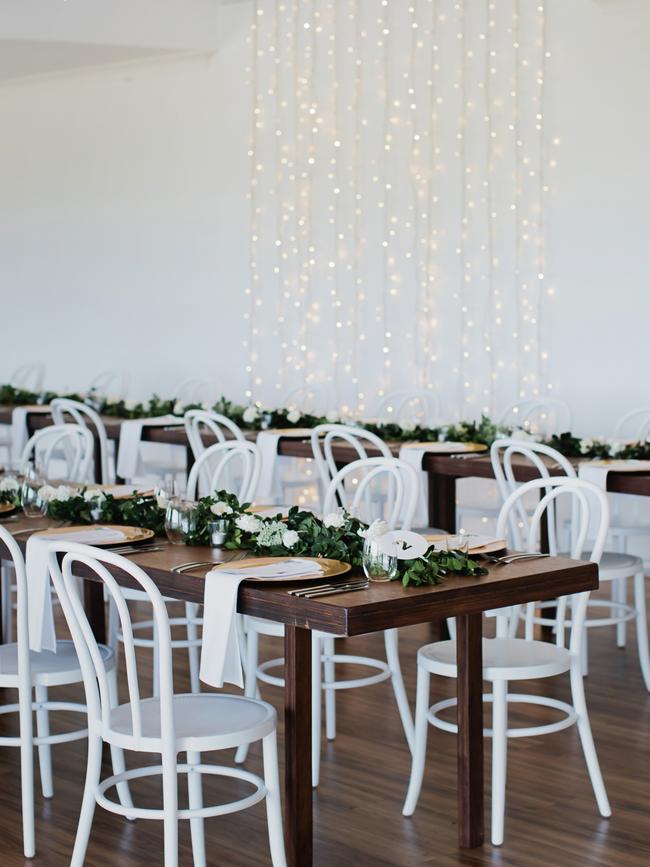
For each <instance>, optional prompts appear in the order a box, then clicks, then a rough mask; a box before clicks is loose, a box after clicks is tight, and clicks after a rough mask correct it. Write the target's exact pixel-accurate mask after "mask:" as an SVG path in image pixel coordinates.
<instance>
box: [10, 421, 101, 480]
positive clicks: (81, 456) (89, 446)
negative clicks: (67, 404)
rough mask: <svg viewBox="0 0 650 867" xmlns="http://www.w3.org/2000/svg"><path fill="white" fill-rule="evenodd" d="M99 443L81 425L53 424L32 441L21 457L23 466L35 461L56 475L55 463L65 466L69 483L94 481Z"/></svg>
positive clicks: (33, 437) (65, 474)
mask: <svg viewBox="0 0 650 867" xmlns="http://www.w3.org/2000/svg"><path fill="white" fill-rule="evenodd" d="M94 448H95V441H94V438H93V435H92V433H91V432H90V431H89V430H88V428H87V427H85V426H84V425H80V424H53V425H50V426H49V427H45V428H43V429H42V430H39V431H36V433H35V434H34V435H33V436H31V437H30V438H29V440H28V441H27V442H26V443H25V448H24V449H23V451H22V454H21V456H20V462H21V465H24V464H26V463H27V462H28V461H29V460H30V458H32V457H33V458H34V464H35V465H36V466H38V467H39V468H40V470H41V471H42V472H43V473H44V474H45V475H46V476H49V475H52V464H53V462H54V461H62V462H63V465H64V466H63V476H61V475H60V474H59V476H60V477H62V478H64V479H65V480H66V481H69V482H87V481H91V480H93V455H94Z"/></svg>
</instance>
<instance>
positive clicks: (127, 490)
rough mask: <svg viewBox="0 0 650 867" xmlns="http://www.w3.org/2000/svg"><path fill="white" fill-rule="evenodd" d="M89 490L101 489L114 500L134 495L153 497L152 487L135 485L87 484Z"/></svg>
mask: <svg viewBox="0 0 650 867" xmlns="http://www.w3.org/2000/svg"><path fill="white" fill-rule="evenodd" d="M87 490H89V491H102V493H104V494H110V495H111V496H112V497H113V499H114V500H132V499H135V498H136V497H153V493H154V492H153V488H139V487H138V486H137V485H88V488H87Z"/></svg>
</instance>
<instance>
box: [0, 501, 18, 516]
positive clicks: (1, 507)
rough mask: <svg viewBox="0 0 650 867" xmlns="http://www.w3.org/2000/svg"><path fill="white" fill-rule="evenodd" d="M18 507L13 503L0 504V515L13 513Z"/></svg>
mask: <svg viewBox="0 0 650 867" xmlns="http://www.w3.org/2000/svg"><path fill="white" fill-rule="evenodd" d="M17 508H18V506H16V505H14V504H13V503H0V515H6V514H7V512H13V511H15V510H16V509H17Z"/></svg>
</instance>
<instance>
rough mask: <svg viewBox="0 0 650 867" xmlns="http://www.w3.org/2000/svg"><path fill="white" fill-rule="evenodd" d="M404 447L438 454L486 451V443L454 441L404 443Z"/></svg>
mask: <svg viewBox="0 0 650 867" xmlns="http://www.w3.org/2000/svg"><path fill="white" fill-rule="evenodd" d="M402 448H403V449H424V451H427V452H432V453H433V454H437V455H456V454H463V453H464V452H486V451H487V446H486V445H485V444H484V443H454V442H429V443H404V445H403V446H402Z"/></svg>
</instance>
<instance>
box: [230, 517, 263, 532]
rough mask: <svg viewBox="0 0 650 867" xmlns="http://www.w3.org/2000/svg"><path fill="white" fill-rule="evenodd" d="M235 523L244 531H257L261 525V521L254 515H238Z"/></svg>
mask: <svg viewBox="0 0 650 867" xmlns="http://www.w3.org/2000/svg"><path fill="white" fill-rule="evenodd" d="M235 524H236V525H237V527H238V528H239V529H240V530H243V531H244V533H257V532H258V530H259V529H260V527H261V526H262V522H261V521H260V519H259V518H256V517H255V515H240V516H239V517H238V518H237V520H236V521H235Z"/></svg>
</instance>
